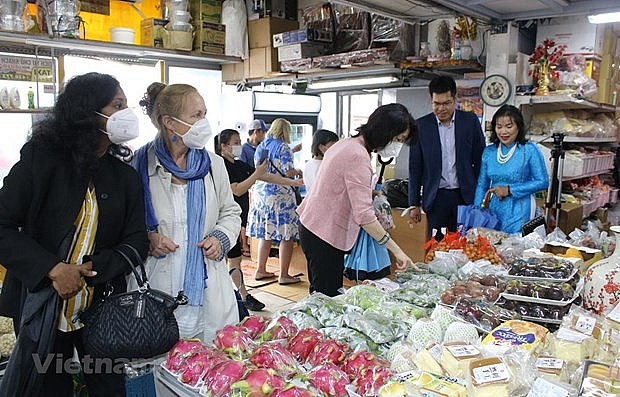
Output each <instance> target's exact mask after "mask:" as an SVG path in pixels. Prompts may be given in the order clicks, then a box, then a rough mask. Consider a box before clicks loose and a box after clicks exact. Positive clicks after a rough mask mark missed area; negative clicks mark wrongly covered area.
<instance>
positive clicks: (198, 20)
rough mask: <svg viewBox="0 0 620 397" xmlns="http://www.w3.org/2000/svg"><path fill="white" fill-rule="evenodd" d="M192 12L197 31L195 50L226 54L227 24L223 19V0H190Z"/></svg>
mask: <svg viewBox="0 0 620 397" xmlns="http://www.w3.org/2000/svg"><path fill="white" fill-rule="evenodd" d="M189 9H190V13H191V14H192V21H193V22H192V23H193V24H194V26H195V28H196V31H195V35H194V45H193V47H194V50H198V51H201V52H204V53H207V54H215V55H225V54H226V48H225V47H226V26H225V25H222V24H221V23H220V22H221V20H222V0H190V3H189Z"/></svg>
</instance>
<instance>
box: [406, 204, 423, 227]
mask: <svg viewBox="0 0 620 397" xmlns="http://www.w3.org/2000/svg"><path fill="white" fill-rule="evenodd" d="M409 208H410V210H409V218H410V219H411V220H412V221H413V223H419V222H420V221H422V211H421V210H420V207H409Z"/></svg>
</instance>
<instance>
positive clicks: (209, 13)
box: [189, 0, 222, 24]
mask: <svg viewBox="0 0 620 397" xmlns="http://www.w3.org/2000/svg"><path fill="white" fill-rule="evenodd" d="M189 11H190V14H191V15H192V18H193V20H194V21H195V22H196V23H198V24H200V23H201V22H211V23H220V22H221V21H222V0H190V2H189Z"/></svg>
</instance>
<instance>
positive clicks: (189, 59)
mask: <svg viewBox="0 0 620 397" xmlns="http://www.w3.org/2000/svg"><path fill="white" fill-rule="evenodd" d="M0 51H2V52H11V53H19V54H30V55H39V56H58V55H78V56H92V57H99V58H112V59H121V60H125V61H130V62H138V63H140V62H144V63H154V62H157V61H166V62H170V63H174V64H180V65H183V66H189V67H196V68H203V69H204V68H208V67H209V65H222V64H228V63H237V62H241V59H240V58H238V57H229V56H222V55H211V54H204V53H200V52H187V51H177V50H168V49H163V48H153V47H142V46H138V45H132V44H118V43H110V42H105V41H94V40H82V39H63V38H50V37H48V36H43V35H31V34H25V33H15V32H4V31H0Z"/></svg>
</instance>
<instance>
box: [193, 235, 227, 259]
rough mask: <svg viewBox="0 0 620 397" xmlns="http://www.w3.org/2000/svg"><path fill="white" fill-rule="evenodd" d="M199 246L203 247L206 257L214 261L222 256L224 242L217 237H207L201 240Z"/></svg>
mask: <svg viewBox="0 0 620 397" xmlns="http://www.w3.org/2000/svg"><path fill="white" fill-rule="evenodd" d="M197 245H198V247H200V248H202V251H203V253H204V255H205V258H207V259H211V260H212V261H214V260H217V259H219V257H220V256H222V243H220V240H218V239H217V238H216V237H213V236H211V237H207V238H206V239H204V240H202V241H201V242H199V243H198V244H197Z"/></svg>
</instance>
